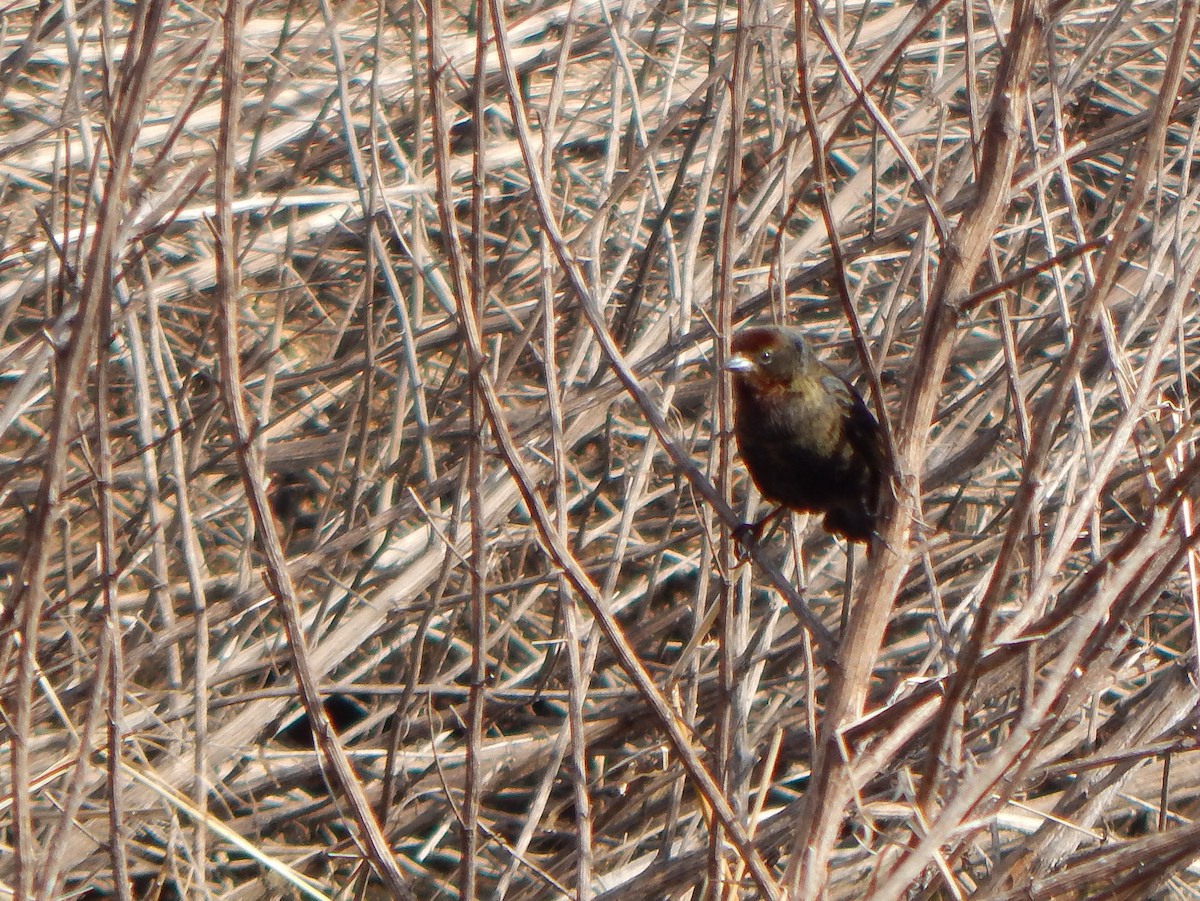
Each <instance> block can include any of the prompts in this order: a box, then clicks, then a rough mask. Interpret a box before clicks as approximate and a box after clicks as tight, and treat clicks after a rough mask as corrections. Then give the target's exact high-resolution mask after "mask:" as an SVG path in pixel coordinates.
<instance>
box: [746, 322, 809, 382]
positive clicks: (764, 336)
mask: <svg viewBox="0 0 1200 901" xmlns="http://www.w3.org/2000/svg"><path fill="white" fill-rule="evenodd" d="M730 351H731V354H730V357H729V361H728V362H727V363H726V364H725V368H726V369H728V370H729V371H730V372H732V373H733V374H734V379H735V381H740V382H743V383H745V384H747V385H750V386H752V387H755V388H758V389H759V390H770V389H771V388H785V387H787V386H789V385H791V384H792V383H793V382H794V381H795V380H796V379H797V378H799V377H802V376H803V375H804V374H805V373H806V372H807V371H808V369H809V367H810V366H811V365H812V363H813V360H814V357H813V353H812V349H811V348H810V347H809V346H808V344H807V343H806V342H805V340H804V338H803V337H801V335H800V333H799V332H798V331H797V330H795V329H789V328H782V327H780V326H764V327H759V328H749V329H745V330H744V331H741V332H738V333H737V334H736V335H735V336H734V338H733V343H732V345H731V346H730Z"/></svg>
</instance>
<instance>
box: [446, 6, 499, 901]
mask: <svg viewBox="0 0 1200 901" xmlns="http://www.w3.org/2000/svg"><path fill="white" fill-rule="evenodd" d="M434 2H436V0H434ZM475 10H476V13H477V16H476V20H475V23H476V25H475V77H474V80H473V82H472V85H471V104H472V106H471V114H472V120H473V123H474V126H475V146H474V156H473V159H472V175H473V178H472V179H471V188H472V197H471V269H470V276H471V283H470V293H469V294H463V293H461V292H458V293H456V294H455V301H456V302H457V304H458V318H459V329H460V332H461V334H463V336H464V337H465V338H466V350H467V371H468V384H467V392H468V396H469V401H468V404H469V407H470V424H471V434H470V437H469V438H468V439H467V494H468V504H469V506H470V513H469V517H468V518H469V520H470V523H471V600H470V612H469V614H468V621H469V628H470V634H471V687H470V693H469V695H468V700H467V736H466V738H467V742H466V743H467V749H466V757H467V760H466V768H467V772H466V784H465V785H464V787H463V793H464V797H463V812H462V830H463V843H462V883H461V885H460V886H459V897H460V898H464V899H473V898H475V897H476V895H477V894H478V885H477V883H478V866H479V846H480V841H479V811H480V796H481V793H482V784H481V783H482V766H481V763H480V755H481V754H482V751H483V718H484V703H485V701H486V690H487V644H488V642H487V610H486V606H485V602H486V597H487V545H486V543H485V538H484V534H483V528H484V508H483V438H484V432H485V429H486V428H487V421H486V419H485V418H484V413H483V399H482V397H481V394H480V391H481V389H480V385H479V380H480V378H481V377H482V376H483V373H484V367H486V366H487V356H486V354H485V353H484V350H483V331H482V328H481V325H480V323H481V322H482V321H483V313H484V307H485V306H486V303H487V245H486V243H485V233H486V230H487V224H488V223H487V219H486V213H487V190H486V188H487V165H486V162H487V160H486V153H487V135H488V127H487V96H486V93H487V92H486V91H485V90H484V86H485V85H486V83H487V56H488V51H489V46H488V45H489V44H490V43H491V39H490V34H491V30H492V21H491V16H490V14H489V9H488V7H487V4H484V3H480V4H477V5H476V7H475Z"/></svg>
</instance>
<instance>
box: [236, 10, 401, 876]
mask: <svg viewBox="0 0 1200 901" xmlns="http://www.w3.org/2000/svg"><path fill="white" fill-rule="evenodd" d="M244 20H245V8H244V6H243V4H242V0H229V3H228V5H227V6H226V8H225V18H224V22H223V30H222V38H223V42H224V47H223V49H222V56H221V61H222V66H221V77H222V84H221V121H220V130H219V137H218V142H217V153H216V173H215V176H214V181H215V189H216V217H215V222H214V224H213V230H214V234H215V237H216V264H217V301H218V305H219V307H218V314H219V315H218V329H217V332H218V334H217V338H218V344H219V349H220V358H221V391H222V394H223V396H224V401H225V407H226V411H227V413H228V417H229V424H230V428H231V429H232V431H233V444H234V450H235V454H234V456H235V458H236V462H237V467H238V472H239V475H240V476H241V481H242V487H243V490H244V491H245V493H246V500H247V502H248V504H249V508H250V515H251V520H252V523H253V527H254V530H255V535H256V537H257V541H258V545H259V547H258V548H257V549H258V550H259V551H260V552H261V553H262V555H263V557H264V558H265V568H264V571H263V573H262V577H263V581H264V582H265V583H266V586H267V589H268V590H269V591H270V592H271V594H272V596H273V597H274V599H275V601H276V604H277V608H278V611H279V614H280V617H281V618H282V620H283V624H284V630H285V632H286V635H287V642H288V649H289V651H290V652H291V655H292V666H293V669H294V670H295V676H296V684H297V686H298V688H299V690H300V697H301V700H302V702H303V704H304V708H305V712H306V713H307V715H308V720H309V723H310V724H311V727H312V730H313V737H314V740H315V742H316V746H317V748H318V749H319V750H320V753H321V758H322V762H323V764H324V765H325V767H326V771H327V775H328V776H329V779H330V782H331V783H332V787H333V788H334V789H335V790H336V791H337V792H339V793H340V794H341V796H342V800H343V801H344V803H345V804H346V805H347V807H348V808H349V812H350V816H351V818H352V820H353V822H354V825H355V826H356V827H357V829H356V832H357V836H356V837H357V839H358V841H359V843H360V845H361V846H362V848H363V850H364V852H365V853H366V855H367V856H368V858H369V859H370V860H371V863H372V864H373V865H374V869H375V872H376V873H377V874H378V876H379V878H380V879H381V880H382V881H383V883H384V885H385V886H386V887H387V890H388V891H389V892H390V893H391V894H392V896H393V897H394V898H400V899H408V898H412V897H413V894H412V891H411V890H410V889H409V887H408V884H407V883H406V882H405V880H404V877H403V875H402V874H401V873H400V869H399V867H398V866H397V865H396V861H395V859H394V858H393V856H392V852H391V849H390V848H389V846H388V843H387V840H386V839H385V838H384V835H383V832H382V830H381V829H380V828H379V823H378V822H377V821H376V819H375V816H374V812H373V811H372V810H371V807H370V805H369V804H368V803H367V797H366V792H365V791H364V790H363V786H362V783H361V782H359V780H358V777H357V776H356V775H355V773H354V769H353V767H352V766H351V764H350V759H349V757H348V756H347V755H346V751H345V749H344V748H343V747H342V745H341V742H340V741H339V740H338V738H337V736H336V735H335V734H334V731H333V725H332V723H330V721H329V715H328V714H327V713H326V712H325V708H324V705H323V704H322V702H321V693H320V690H319V688H318V686H317V682H316V677H315V676H314V673H313V669H312V665H311V663H310V660H309V653H308V643H307V639H306V638H305V635H304V629H303V625H302V621H301V613H300V604H299V601H298V600H297V598H296V590H295V586H294V585H293V584H292V577H291V573H290V572H289V571H288V567H287V560H286V558H285V557H284V553H283V546H282V544H281V542H280V540H279V532H278V529H277V528H276V525H275V520H274V517H273V515H272V513H271V508H270V504H269V502H268V500H267V491H266V485H265V483H264V480H263V477H262V472H263V469H262V459H261V454H260V453H259V450H258V446H257V444H256V442H255V440H254V439H255V433H256V431H257V428H256V426H252V425H251V420H250V414H249V411H248V410H247V407H246V402H245V398H244V397H243V396H242V373H241V359H240V354H239V342H238V327H237V324H238V310H239V306H238V305H239V302H240V297H241V285H240V273H239V271H238V254H237V235H236V234H235V231H234V224H233V194H234V185H233V178H234V170H235V167H236V146H237V135H238V133H239V122H240V107H241V85H242V79H243V76H244V71H243V64H242V46H243V34H242V30H243V23H244Z"/></svg>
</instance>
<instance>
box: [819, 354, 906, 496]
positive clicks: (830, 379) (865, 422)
mask: <svg viewBox="0 0 1200 901" xmlns="http://www.w3.org/2000/svg"><path fill="white" fill-rule="evenodd" d="M822 384H823V385H824V386H825V388H826V390H828V391H829V393H830V394H831V395H833V396H834V397H836V398H837V399H838V403H839V404H841V406H842V409H843V411H845V420H844V422H845V430H846V441H847V442H849V444H850V446H851V447H853V448H854V449H855V451H857V452H858V454H859V455H860V456H861V457H862V458H863V459H864V460H865V461H866V463H867V466H868V467H870V469H871V470H872V471H873V472H874V473H875V475H876V476H877V477H878V478H881V479H882V478H883V477H884V476H886V475H890V474H891V472H892V466H891V463H890V461H889V459H888V452H887V445H886V444H885V443H884V440H883V430H882V429H880V428H879V423H878V421H876V419H875V416H874V415H873V414H872V413H871V411H870V410H869V409H867V405H866V403H865V402H864V401H863V399H862V397H861V396H860V395H859V393H858V392H857V391H855V390H854V388H852V387H851V386H850V383H849V382H847V381H846V380H845V379H843V378H842V377H840V376H838V375H834V374H830V375H828V376H826V377H825V378H824V379H822Z"/></svg>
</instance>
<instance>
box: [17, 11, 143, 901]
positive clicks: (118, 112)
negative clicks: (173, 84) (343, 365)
mask: <svg viewBox="0 0 1200 901" xmlns="http://www.w3.org/2000/svg"><path fill="white" fill-rule="evenodd" d="M166 7H167V4H166V3H165V2H163V0H153V2H148V3H145V4H143V5H141V6H140V7H139V9H138V17H137V18H136V19H135V20H134V23H133V27H132V28H131V29H130V33H129V40H128V42H127V43H126V52H125V55H124V56H123V57H122V60H121V64H120V69H119V72H118V84H117V92H116V95H115V97H114V102H113V105H112V113H111V118H110V125H111V132H110V134H111V143H110V145H109V165H110V168H109V171H108V177H107V179H106V180H105V184H104V191H103V195H102V197H101V201H100V204H99V207H98V209H97V222H96V229H95V232H94V238H93V240H92V244H91V248H90V252H89V253H88V257H87V262H86V264H85V267H84V274H83V285H82V288H81V290H80V293H79V309H78V311H77V313H76V315H75V317H74V320H73V329H72V333H71V335H70V338H69V340H68V342H67V344H66V347H65V349H64V350H63V352H62V354H61V356H60V357H59V359H58V361H57V365H56V372H57V388H58V390H57V392H56V394H55V396H54V411H53V414H52V417H51V424H50V430H49V439H48V442H49V447H48V448H47V449H46V462H45V466H44V469H43V471H42V480H41V484H40V486H39V488H38V494H37V501H36V503H35V505H34V508H33V513H32V515H31V517H30V521H29V527H28V531H27V534H28V536H29V537H28V540H27V541H26V542H25V545H24V547H23V549H22V560H23V564H22V566H21V572H20V577H19V578H17V579H16V580H15V582H14V587H13V590H12V593H11V594H10V595H9V598H8V600H7V602H6V604H5V609H4V613H3V616H2V617H0V621H2V620H7V619H8V618H9V617H12V618H14V619H15V621H16V624H17V634H16V641H17V644H18V645H19V653H18V655H17V679H16V691H15V693H14V694H15V698H14V702H13V703H14V706H15V710H13V711H11V713H10V714H9V715H10V716H11V722H12V724H13V727H12V733H11V737H10V739H9V741H10V742H11V745H12V755H11V756H12V794H13V829H14V833H15V834H14V838H15V845H16V855H15V856H16V861H15V862H16V874H15V877H16V878H15V880H14V885H13V890H14V894H15V896H16V897H19V898H30V897H33V888H34V874H35V872H36V871H37V869H38V857H39V854H40V852H39V848H38V846H37V839H36V836H35V834H34V827H33V810H32V807H33V790H32V783H33V774H32V772H31V770H30V760H29V750H30V749H29V744H30V742H31V740H32V737H33V719H32V714H33V689H34V684H35V682H36V681H37V679H38V674H39V672H40V668H39V666H38V661H37V651H38V633H39V630H40V627H41V617H42V608H43V605H44V604H45V603H46V601H47V599H48V597H49V590H48V588H47V585H46V579H47V576H48V573H49V567H50V552H51V540H52V533H53V530H54V527H55V524H56V523H57V521H58V517H59V516H60V514H61V512H62V510H61V505H60V504H61V495H62V491H63V486H64V484H65V480H66V465H67V446H68V444H69V443H70V436H71V434H72V433H73V432H74V426H73V422H74V420H75V418H76V416H77V415H78V412H79V410H78V402H79V398H80V397H81V396H82V394H83V386H84V379H85V377H86V375H87V367H88V361H89V360H91V359H92V357H93V354H94V353H95V352H96V351H95V342H96V336H97V333H98V331H99V326H100V320H101V311H102V310H103V309H104V308H105V307H107V306H109V305H110V304H111V303H112V296H113V291H112V288H113V283H114V278H115V276H114V271H113V270H114V262H115V258H116V253H117V249H118V248H117V240H118V232H119V230H120V228H121V225H122V223H123V221H124V217H125V194H126V188H127V186H128V183H129V172H130V168H131V166H132V162H133V153H134V150H135V148H136V144H137V135H138V131H139V129H140V127H141V121H142V115H143V113H144V110H145V105H146V99H147V97H148V96H149V93H150V87H151V78H150V67H151V65H152V63H153V61H154V52H155V48H156V45H157V41H158V38H159V34H160V32H161V29H162V23H163V16H164V14H165V12H166ZM109 665H110V666H111V665H112V661H111V660H110V661H109ZM49 850H50V853H53V849H49ZM42 888H43V889H44V888H45V886H42Z"/></svg>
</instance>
